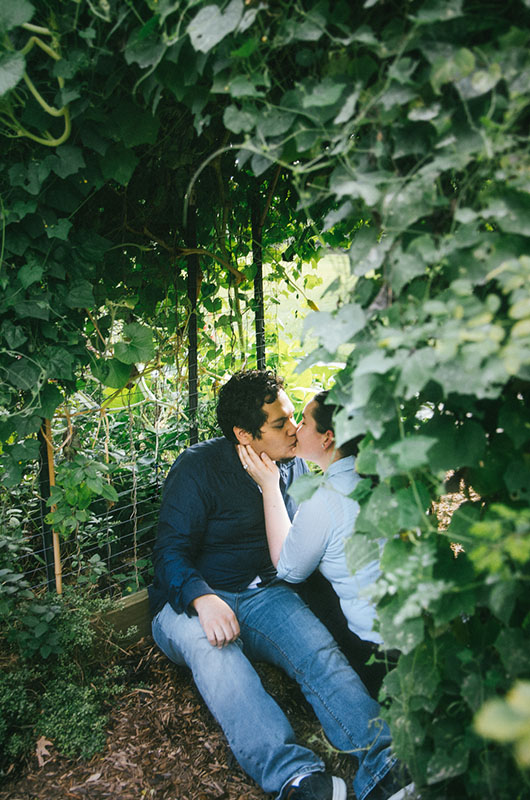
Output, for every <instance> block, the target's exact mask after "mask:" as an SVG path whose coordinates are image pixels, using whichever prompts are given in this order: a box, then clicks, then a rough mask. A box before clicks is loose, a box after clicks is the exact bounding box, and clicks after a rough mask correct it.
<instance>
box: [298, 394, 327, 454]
mask: <svg viewBox="0 0 530 800" xmlns="http://www.w3.org/2000/svg"><path fill="white" fill-rule="evenodd" d="M316 406H317V402H316V400H310V401H309V403H308V404H307V405H306V407H305V408H304V411H303V414H302V422H301V423H300V425H299V426H298V429H297V431H296V442H297V444H296V455H297V456H299V457H300V458H306V459H308V460H309V461H314V462H315V463H316V464H318V461H319V459H320V458H321V457H322V452H323V447H322V445H323V443H324V440H325V438H326V435H327V434H325V433H319V432H318V431H317V424H316V422H315V418H314V416H313V411H314V409H315V408H316Z"/></svg>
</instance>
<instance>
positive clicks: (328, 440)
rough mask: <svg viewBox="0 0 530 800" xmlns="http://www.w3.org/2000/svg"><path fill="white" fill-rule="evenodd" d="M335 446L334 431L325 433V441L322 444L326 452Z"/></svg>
mask: <svg viewBox="0 0 530 800" xmlns="http://www.w3.org/2000/svg"><path fill="white" fill-rule="evenodd" d="M334 444H335V434H334V433H333V431H332V430H328V431H326V433H325V436H324V441H323V442H322V447H323V448H324V450H327V449H328V447H332V446H333V445H334Z"/></svg>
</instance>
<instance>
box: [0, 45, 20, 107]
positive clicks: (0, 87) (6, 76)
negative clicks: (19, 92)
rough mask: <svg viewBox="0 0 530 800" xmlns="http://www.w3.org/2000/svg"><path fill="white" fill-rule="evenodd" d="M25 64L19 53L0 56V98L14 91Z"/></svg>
mask: <svg viewBox="0 0 530 800" xmlns="http://www.w3.org/2000/svg"><path fill="white" fill-rule="evenodd" d="M25 66H26V62H25V60H24V56H23V55H21V54H20V53H2V55H1V56H0V97H2V95H4V94H7V93H8V92H10V91H11V89H14V88H15V86H16V85H17V84H18V82H19V81H21V80H22V76H23V75H24V69H25Z"/></svg>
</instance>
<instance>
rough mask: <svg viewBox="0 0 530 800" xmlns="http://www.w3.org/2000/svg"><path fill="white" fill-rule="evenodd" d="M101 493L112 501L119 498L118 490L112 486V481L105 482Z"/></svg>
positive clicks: (114, 501) (115, 501)
mask: <svg viewBox="0 0 530 800" xmlns="http://www.w3.org/2000/svg"><path fill="white" fill-rule="evenodd" d="M100 494H101V496H102V497H104V498H105V500H110V501H111V502H112V503H117V502H118V500H119V497H118V492H117V491H116V489H115V488H114V486H111V485H110V483H106V482H103V485H102V486H101V490H100Z"/></svg>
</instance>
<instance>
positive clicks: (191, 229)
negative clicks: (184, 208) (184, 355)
mask: <svg viewBox="0 0 530 800" xmlns="http://www.w3.org/2000/svg"><path fill="white" fill-rule="evenodd" d="M195 215H196V208H195V206H194V205H191V204H190V206H189V209H188V221H187V237H186V238H187V240H188V241H187V244H188V247H189V248H190V250H195V249H197V220H196V216H195ZM198 279H199V256H198V255H197V254H196V253H193V254H191V255H189V256H188V282H187V291H188V301H189V308H190V315H189V321H188V343H189V349H188V384H189V385H188V402H189V413H190V423H189V432H190V444H196V443H197V442H198V441H199V433H198V430H197V405H198V396H199V382H198V371H197V294H198Z"/></svg>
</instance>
